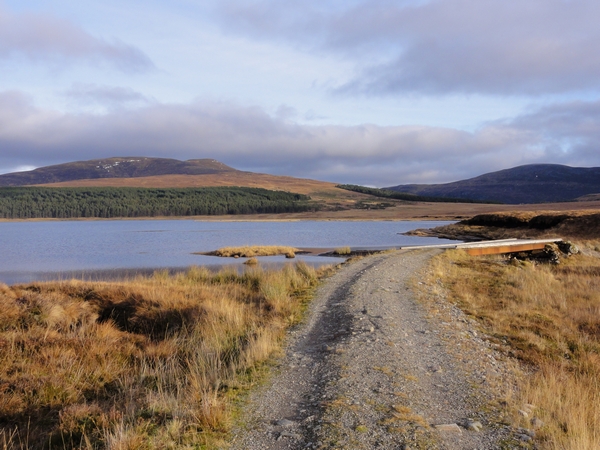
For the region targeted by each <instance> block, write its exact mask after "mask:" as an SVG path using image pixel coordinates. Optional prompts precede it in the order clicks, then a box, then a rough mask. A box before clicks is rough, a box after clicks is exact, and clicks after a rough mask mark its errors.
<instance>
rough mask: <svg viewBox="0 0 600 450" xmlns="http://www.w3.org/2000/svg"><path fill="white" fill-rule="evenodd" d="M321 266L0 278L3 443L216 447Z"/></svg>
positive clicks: (0, 423) (23, 445) (29, 446)
mask: <svg viewBox="0 0 600 450" xmlns="http://www.w3.org/2000/svg"><path fill="white" fill-rule="evenodd" d="M317 278H318V273H317V272H316V271H315V270H314V269H313V268H311V267H309V266H307V265H305V264H302V263H298V264H296V265H295V266H286V267H285V268H283V269H281V270H278V271H273V272H264V271H262V270H261V269H260V268H255V269H252V270H249V271H247V272H246V273H244V274H241V275H240V274H237V273H236V272H233V271H231V270H229V271H223V272H220V273H217V274H211V273H210V272H208V271H207V270H205V269H202V268H193V269H190V270H189V271H188V272H187V273H184V274H178V275H174V276H169V275H168V274H166V273H163V272H160V273H156V274H155V275H154V276H153V277H149V278H141V277H140V278H136V279H132V280H130V281H127V282H113V283H100V282H81V281H65V282H50V283H33V284H29V285H21V286H13V287H7V286H6V285H1V284H0V310H1V311H2V312H3V313H2V314H1V315H0V447H1V448H4V449H12V448H19V449H20V448H23V449H24V448H27V449H38V448H39V449H41V448H60V449H64V448H90V449H92V448H93V449H97V448H98V449H102V448H109V449H150V448H203V447H205V446H208V447H211V448H213V447H215V446H217V445H219V443H220V442H221V441H222V439H223V436H225V435H226V433H227V431H228V429H229V426H230V422H231V413H232V408H231V406H230V401H229V400H228V399H230V398H232V397H235V396H236V393H239V392H240V391H243V390H244V389H246V388H247V387H248V383H250V382H252V380H253V379H254V378H255V374H256V373H259V372H260V366H261V364H262V363H264V362H265V361H266V360H267V359H268V358H269V357H270V356H271V355H272V354H273V352H275V351H276V350H277V349H278V348H279V346H280V341H281V338H282V336H283V333H284V331H285V328H286V327H287V326H288V325H290V324H293V323H296V322H297V321H298V320H299V319H300V317H301V314H302V309H303V308H304V306H305V303H306V300H307V298H308V296H309V293H310V290H311V288H312V287H313V286H314V285H315V284H316V282H317Z"/></svg>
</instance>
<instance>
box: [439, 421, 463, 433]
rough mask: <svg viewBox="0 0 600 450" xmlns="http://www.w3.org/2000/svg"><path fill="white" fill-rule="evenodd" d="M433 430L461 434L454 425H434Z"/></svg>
mask: <svg viewBox="0 0 600 450" xmlns="http://www.w3.org/2000/svg"><path fill="white" fill-rule="evenodd" d="M434 428H435V429H436V430H438V431H445V432H450V433H462V430H461V429H460V427H459V426H458V425H457V424H455V423H443V424H440V425H434Z"/></svg>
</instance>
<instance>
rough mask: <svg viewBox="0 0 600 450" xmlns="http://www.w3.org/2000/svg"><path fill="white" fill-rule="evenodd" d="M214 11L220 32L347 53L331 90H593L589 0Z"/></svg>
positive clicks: (275, 5)
mask: <svg viewBox="0 0 600 450" xmlns="http://www.w3.org/2000/svg"><path fill="white" fill-rule="evenodd" d="M218 12H219V16H220V18H221V23H222V26H223V28H224V29H226V30H228V31H229V32H232V33H244V34H246V35H249V36H252V37H254V38H261V39H280V40H282V41H285V42H288V43H292V44H293V45H297V46H301V47H303V48H305V49H307V50H309V51H313V52H326V53H335V54H339V55H341V56H343V57H345V58H348V59H350V60H351V61H354V62H355V68H356V74H355V75H354V76H352V77H351V78H350V80H346V81H345V82H341V85H340V86H339V88H338V90H337V92H339V93H345V94H350V93H351V94H356V93H361V94H367V95H389V94H406V93H426V94H449V93H467V94H470V93H483V94H493V95H530V96H537V95H543V94H547V93H553V94H554V93H564V92H576V91H585V90H594V91H598V90H599V89H600V53H599V52H598V51H597V49H598V48H599V47H600V27H598V26H597V17H600V3H599V2H597V1H596V0H576V1H573V0H430V1H409V0H396V1H393V0H368V1H367V0H355V1H348V2H340V1H337V0H323V1H322V2H311V3H307V2H300V1H298V0H290V1H289V2H285V3H284V4H282V3H281V2H276V1H275V0H262V1H253V2H248V1H243V0H223V1H221V2H219V7H218Z"/></svg>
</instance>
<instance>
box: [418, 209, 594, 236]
mask: <svg viewBox="0 0 600 450" xmlns="http://www.w3.org/2000/svg"><path fill="white" fill-rule="evenodd" d="M432 233H434V234H435V235H439V236H444V237H450V238H455V239H463V238H466V237H476V238H479V239H505V238H520V239H525V238H541V237H550V236H552V237H555V236H563V237H569V238H571V239H597V238H598V236H600V210H597V209H589V210H585V209H578V210H560V211H540V210H537V211H506V212H495V213H486V214H479V215H476V216H474V217H471V218H469V219H467V220H462V221H460V222H458V223H455V224H451V225H446V226H442V227H436V228H434V229H432V230H431V231H430V230H419V234H421V235H431V234H432Z"/></svg>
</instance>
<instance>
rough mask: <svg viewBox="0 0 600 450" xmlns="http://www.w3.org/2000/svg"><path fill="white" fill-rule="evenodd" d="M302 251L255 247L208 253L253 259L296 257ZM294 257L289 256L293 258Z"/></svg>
mask: <svg viewBox="0 0 600 450" xmlns="http://www.w3.org/2000/svg"><path fill="white" fill-rule="evenodd" d="M299 251H300V250H299V249H297V248H294V247H286V246H282V245H254V246H248V247H223V248H220V249H218V250H215V251H212V252H209V253H206V255H211V256H223V257H238V258H252V257H254V256H276V255H286V256H287V255H294V256H295V254H296V253H297V252H299ZM294 256H289V258H293V257H294Z"/></svg>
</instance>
